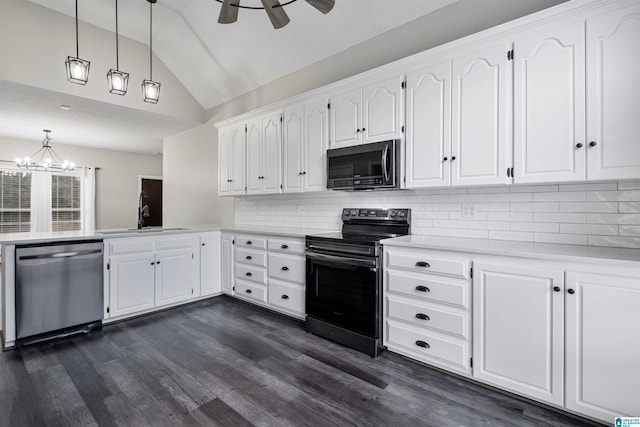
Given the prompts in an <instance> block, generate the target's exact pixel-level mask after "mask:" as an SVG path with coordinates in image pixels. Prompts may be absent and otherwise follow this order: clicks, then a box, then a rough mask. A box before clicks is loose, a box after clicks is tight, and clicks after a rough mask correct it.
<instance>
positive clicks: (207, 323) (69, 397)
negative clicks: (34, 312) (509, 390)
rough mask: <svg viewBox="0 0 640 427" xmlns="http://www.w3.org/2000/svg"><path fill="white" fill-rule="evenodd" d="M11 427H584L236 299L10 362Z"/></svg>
mask: <svg viewBox="0 0 640 427" xmlns="http://www.w3.org/2000/svg"><path fill="white" fill-rule="evenodd" d="M0 425H2V426H20V427H22V426H63V425H66V426H93V425H99V426H154V427H155V426H234V427H235V426H287V425H288V426H352V425H353V426H356V425H357V426H394V427H395V426H579V425H580V426H582V425H589V423H588V422H587V421H584V420H579V419H575V418H571V417H568V416H564V415H563V414H560V413H557V412H555V411H551V410H548V409H546V408H543V407H540V406H536V405H533V404H531V403H528V402H526V401H522V400H519V399H515V398H512V397H510V396H506V395H503V394H500V393H497V392H494V391H492V390H488V389H486V388H483V387H480V386H478V385H476V384H472V383H469V382H467V381H464V380H461V379H459V378H456V377H453V376H450V375H447V374H444V373H442V372H439V371H437V370H433V369H430V368H428V367H426V366H423V365H420V364H417V363H414V362H411V361H409V360H407V359H404V358H403V357H400V356H398V355H395V354H393V353H390V352H385V353H383V354H382V356H380V357H379V358H377V359H371V358H370V357H368V356H365V355H363V354H360V353H357V352H355V351H352V350H350V349H347V348H344V347H342V346H340V345H337V344H334V343H332V342H330V341H327V340H324V339H322V338H319V337H316V336H314V335H311V334H308V333H306V332H305V330H304V327H303V324H302V323H300V322H297V321H295V320H291V319H288V318H286V317H283V316H279V315H277V314H274V313H271V312H268V311H266V310H263V309H260V308H257V307H253V306H251V305H249V304H245V303H242V302H239V301H236V300H233V299H231V298H228V297H217V298H213V299H210V300H207V301H202V302H199V303H195V304H192V305H188V306H183V307H179V308H176V309H172V310H168V311H164V312H160V313H156V314H152V315H149V316H145V317H141V318H138V319H133V320H129V321H126V322H122V323H118V324H114V325H109V326H105V327H104V328H103V329H102V330H100V331H95V332H93V333H92V334H90V335H88V336H79V337H74V338H67V339H63V340H58V341H54V342H48V343H43V344H35V345H32V346H28V347H23V348H21V349H18V350H15V351H8V352H5V353H2V354H0Z"/></svg>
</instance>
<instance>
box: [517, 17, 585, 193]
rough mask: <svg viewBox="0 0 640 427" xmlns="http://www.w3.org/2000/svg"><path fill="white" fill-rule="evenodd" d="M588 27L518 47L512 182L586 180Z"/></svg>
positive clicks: (546, 35) (573, 26)
mask: <svg viewBox="0 0 640 427" xmlns="http://www.w3.org/2000/svg"><path fill="white" fill-rule="evenodd" d="M584 46H585V42H584V23H583V22H576V23H573V24H571V25H563V26H561V27H559V28H557V29H553V30H550V31H545V32H543V33H538V34H535V35H534V36H531V37H528V38H524V39H521V40H516V41H515V43H514V88H515V89H514V175H515V176H514V177H513V178H514V182H515V183H534V182H554V181H576V180H584V179H585V177H586V176H585V152H586V150H587V148H586V144H585V91H584V85H585V57H584V49H585V48H584Z"/></svg>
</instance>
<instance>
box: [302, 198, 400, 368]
mask: <svg viewBox="0 0 640 427" xmlns="http://www.w3.org/2000/svg"><path fill="white" fill-rule="evenodd" d="M410 216H411V210H410V209H344V210H343V211H342V232H336V233H323V234H314V235H308V236H306V263H307V267H306V268H307V271H306V274H307V279H306V311H307V320H306V327H307V330H308V331H310V332H313V333H315V334H316V335H320V336H322V337H325V338H328V339H331V340H334V341H336V342H339V343H341V344H343V345H346V346H349V347H352V348H354V349H356V350H359V351H362V352H363V353H366V354H368V355H370V356H372V357H376V356H377V355H378V354H379V352H380V351H381V347H382V313H381V311H382V255H381V248H380V244H379V243H378V242H379V240H381V239H384V238H388V237H396V236H403V235H406V234H409V233H410V231H411V221H410Z"/></svg>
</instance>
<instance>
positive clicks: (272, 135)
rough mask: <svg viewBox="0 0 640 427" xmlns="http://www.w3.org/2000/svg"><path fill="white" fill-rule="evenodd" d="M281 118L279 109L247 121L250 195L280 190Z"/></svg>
mask: <svg viewBox="0 0 640 427" xmlns="http://www.w3.org/2000/svg"><path fill="white" fill-rule="evenodd" d="M281 120H282V114H281V113H280V112H279V111H277V112H274V113H271V114H268V115H265V116H261V117H258V118H256V119H254V120H252V121H250V122H248V123H247V194H267V193H279V192H280V182H281V177H280V174H281V167H280V161H281V160H280V159H281V154H280V153H281V147H282V122H281Z"/></svg>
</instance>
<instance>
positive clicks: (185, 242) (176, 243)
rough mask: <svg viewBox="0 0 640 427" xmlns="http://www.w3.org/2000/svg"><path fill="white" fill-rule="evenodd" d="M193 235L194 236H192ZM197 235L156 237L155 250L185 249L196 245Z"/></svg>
mask: <svg viewBox="0 0 640 427" xmlns="http://www.w3.org/2000/svg"><path fill="white" fill-rule="evenodd" d="M194 236H195V237H194ZM197 239H198V238H197V235H195V234H190V235H187V236H184V235H182V236H163V237H158V238H157V239H156V250H158V251H165V250H168V249H186V248H193V247H194V246H197V245H198V240H197Z"/></svg>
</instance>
